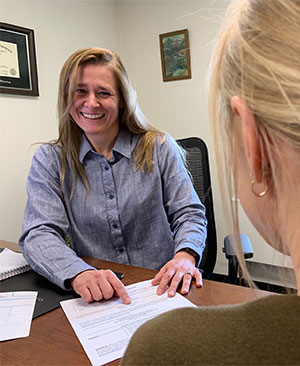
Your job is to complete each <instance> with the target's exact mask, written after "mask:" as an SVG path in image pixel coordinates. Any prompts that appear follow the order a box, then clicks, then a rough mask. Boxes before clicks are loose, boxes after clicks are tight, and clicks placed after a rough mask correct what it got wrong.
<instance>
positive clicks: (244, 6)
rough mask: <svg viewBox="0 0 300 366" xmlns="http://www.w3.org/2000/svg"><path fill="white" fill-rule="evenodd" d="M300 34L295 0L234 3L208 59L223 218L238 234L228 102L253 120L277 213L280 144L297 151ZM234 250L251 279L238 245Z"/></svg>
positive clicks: (299, 11) (298, 7)
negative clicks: (238, 103) (238, 101)
mask: <svg viewBox="0 0 300 366" xmlns="http://www.w3.org/2000/svg"><path fill="white" fill-rule="evenodd" d="M299 34H300V1H299V0H235V1H233V2H232V3H231V5H230V6H229V8H228V10H227V14H226V16H225V20H224V23H223V26H222V27H221V30H220V35H219V39H218V44H217V47H216V50H215V53H214V57H213V61H212V73H211V80H210V119H211V125H212V130H213V135H214V140H215V148H216V157H217V161H218V165H219V169H218V172H219V180H220V182H223V181H224V177H226V179H225V184H224V185H222V186H221V191H222V197H223V201H224V202H225V208H227V211H226V212H227V215H226V216H227V217H230V218H232V220H231V222H230V224H231V225H232V230H233V231H234V232H236V233H239V223H238V205H237V202H236V201H234V202H233V201H232V199H231V197H233V196H235V195H236V185H235V176H234V172H233V171H232V170H231V171H230V170H229V169H228V167H231V166H232V162H233V161H234V149H235V143H236V142H235V141H234V140H233V135H234V134H233V130H234V127H235V126H234V123H233V120H234V118H233V117H234V116H233V111H232V108H231V104H230V101H231V98H232V97H233V96H235V95H237V96H240V97H241V98H243V99H244V100H245V102H246V103H247V105H248V106H249V108H250V110H251V111H252V113H253V115H254V116H255V118H256V122H257V130H258V138H259V142H260V147H261V152H262V154H263V157H262V169H263V168H264V166H266V165H267V164H269V169H270V172H271V178H270V179H271V182H270V184H271V185H272V192H273V193H274V197H275V202H276V205H277V209H278V212H281V211H280V210H281V207H280V202H281V200H282V198H281V197H280V174H282V171H279V169H278V166H279V164H278V161H280V158H281V157H280V154H279V151H280V149H279V148H278V146H279V145H280V144H285V145H287V144H288V145H289V146H291V148H292V149H295V151H299V152H300V56H299V55H300V36H299ZM299 161H300V154H299ZM267 162H268V163H267ZM299 164H300V163H299ZM287 174H288V173H287ZM249 184H250V183H249ZM226 190H227V191H228V192H229V194H227V193H228V192H227V193H226ZM274 239H275V238H274ZM275 240H276V239H275ZM236 244H240V243H236ZM236 249H237V255H238V258H239V261H240V264H241V266H242V268H243V270H244V273H245V274H246V277H247V278H248V279H249V273H248V271H247V269H246V266H245V263H244V257H243V255H242V252H241V248H240V245H238V248H236Z"/></svg>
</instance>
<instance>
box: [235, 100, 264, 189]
mask: <svg viewBox="0 0 300 366" xmlns="http://www.w3.org/2000/svg"><path fill="white" fill-rule="evenodd" d="M231 108H232V110H233V112H234V113H235V114H236V115H237V116H238V117H239V120H240V122H241V124H242V126H241V127H242V128H241V129H242V137H243V143H244V147H245V152H246V157H247V159H248V164H249V167H250V169H251V173H252V174H253V178H254V179H255V181H256V182H258V183H260V182H261V181H262V180H263V172H262V154H261V150H260V145H259V139H258V130H257V123H256V120H255V117H254V115H253V113H252V111H251V110H250V108H249V107H248V105H247V103H246V102H245V101H244V100H243V99H242V98H241V97H239V96H234V97H232V98H231Z"/></svg>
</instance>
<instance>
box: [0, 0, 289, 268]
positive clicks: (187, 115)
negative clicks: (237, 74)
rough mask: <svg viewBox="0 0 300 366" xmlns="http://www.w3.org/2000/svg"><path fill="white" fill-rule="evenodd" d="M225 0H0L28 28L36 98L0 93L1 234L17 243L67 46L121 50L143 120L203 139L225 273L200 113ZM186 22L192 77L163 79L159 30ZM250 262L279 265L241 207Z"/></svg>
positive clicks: (6, 14) (221, 223)
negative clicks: (34, 58)
mask: <svg viewBox="0 0 300 366" xmlns="http://www.w3.org/2000/svg"><path fill="white" fill-rule="evenodd" d="M227 3H228V0H219V1H216V0H184V1H180V0H174V1H172V0H161V1H159V0H149V1H148V0H136V1H133V0H132V1H130V0H128V1H127V0H119V1H114V0H109V1H102V0H91V1H88V0H64V1H63V0H57V1H56V0H37V1H34V0H23V1H21V0H0V6H1V8H0V10H1V11H0V13H1V21H2V22H7V23H12V24H17V25H21V26H24V27H28V28H33V29H34V30H35V38H36V50H37V61H38V73H39V87H40V97H38V98H28V97H27V98H26V97H16V96H9V95H5V96H4V95H1V96H0V103H1V121H0V122H1V143H0V146H1V147H0V148H1V150H0V156H1V167H2V174H1V180H0V192H2V193H1V216H0V237H1V238H2V239H4V240H9V241H17V240H18V237H19V235H20V233H21V221H22V215H23V210H24V207H25V203H26V193H25V181H26V176H27V173H28V169H29V166H30V161H31V157H32V154H33V152H34V148H31V149H30V145H31V144H32V143H34V142H37V141H48V140H50V139H52V138H55V137H56V136H57V121H56V114H55V108H56V92H57V82H58V74H59V70H60V68H61V66H62V63H63V62H64V60H65V59H66V57H67V56H69V55H70V54H71V53H72V52H73V51H75V50H76V49H78V48H81V47H87V46H94V45H95V46H102V47H107V48H110V49H113V50H115V51H117V52H119V53H120V55H121V57H122V59H123V61H124V63H125V65H126V66H127V69H128V72H129V75H130V78H131V80H132V82H133V84H134V86H135V88H136V90H137V93H138V96H139V101H140V105H141V107H142V109H143V111H144V113H145V114H146V115H147V116H148V118H149V119H150V120H151V121H152V122H153V123H154V124H156V126H157V127H159V128H160V129H163V130H165V131H167V132H169V133H170V134H172V135H173V136H174V137H175V138H182V137H188V136H199V137H201V138H202V139H204V140H205V141H206V143H207V145H208V149H209V153H210V162H211V174H212V183H213V195H214V206H215V218H216V223H217V232H218V261H217V267H216V271H217V272H219V273H226V271H227V267H226V266H227V263H226V260H225V258H224V254H223V253H222V249H221V248H222V246H223V238H224V236H225V235H226V234H227V229H226V225H225V220H224V217H223V213H222V208H221V201H220V195H219V190H218V184H217V177H216V167H215V160H214V155H213V145H212V138H211V134H210V128H209V121H208V114H207V84H208V68H209V60H210V57H211V52H212V49H213V44H214V37H215V35H216V33H217V29H218V27H219V20H220V17H221V16H222V14H223V11H224V8H225V7H226V4H227ZM184 28H188V30H189V35H190V46H191V62H192V79H191V80H181V81H174V82H163V81H162V76H161V65H160V51H159V36H158V35H159V34H160V33H164V32H169V31H173V30H178V29H184ZM241 227H242V232H243V233H245V234H246V235H248V236H249V238H250V240H251V242H252V245H253V248H254V252H255V256H254V258H253V259H254V260H255V261H256V262H262V263H273V264H274V263H275V264H281V262H282V258H281V256H280V255H277V254H275V251H273V250H272V249H271V248H270V247H269V246H267V245H266V244H265V242H264V241H263V240H262V239H261V238H260V237H259V235H258V234H257V233H256V232H255V230H254V229H253V227H252V225H251V224H250V223H249V222H248V220H247V218H246V217H245V215H244V214H243V213H241Z"/></svg>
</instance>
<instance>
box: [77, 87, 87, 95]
mask: <svg viewBox="0 0 300 366" xmlns="http://www.w3.org/2000/svg"><path fill="white" fill-rule="evenodd" d="M76 93H78V94H85V93H86V90H85V89H81V88H78V89H76Z"/></svg>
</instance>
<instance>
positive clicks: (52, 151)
mask: <svg viewBox="0 0 300 366" xmlns="http://www.w3.org/2000/svg"><path fill="white" fill-rule="evenodd" d="M60 160H61V149H60V148H59V146H58V145H57V144H54V143H44V144H41V145H40V146H39V147H38V148H37V149H36V150H35V152H34V155H33V161H37V162H40V163H42V164H46V165H51V163H53V162H60Z"/></svg>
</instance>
